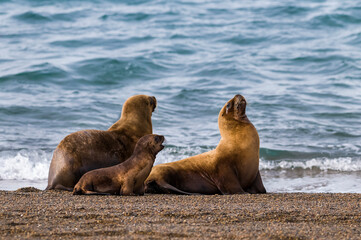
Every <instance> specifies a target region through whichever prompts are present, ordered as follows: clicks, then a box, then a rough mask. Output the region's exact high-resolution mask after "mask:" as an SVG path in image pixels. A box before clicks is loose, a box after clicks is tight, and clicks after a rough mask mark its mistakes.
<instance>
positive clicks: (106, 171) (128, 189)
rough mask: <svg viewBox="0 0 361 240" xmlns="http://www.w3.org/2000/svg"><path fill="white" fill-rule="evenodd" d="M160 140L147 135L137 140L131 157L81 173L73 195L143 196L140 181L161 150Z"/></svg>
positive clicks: (143, 178) (160, 138) (142, 184)
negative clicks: (121, 161)
mask: <svg viewBox="0 0 361 240" xmlns="http://www.w3.org/2000/svg"><path fill="white" fill-rule="evenodd" d="M163 141H164V137H163V136H160V135H155V134H150V135H147V136H144V137H142V138H141V139H139V141H138V143H137V145H136V146H135V149H134V153H133V155H132V156H131V157H130V158H129V159H127V160H126V161H125V162H123V163H120V164H118V165H115V166H112V167H107V168H101V169H96V170H93V171H90V172H87V173H85V174H84V175H83V176H82V177H81V178H80V180H79V182H78V183H77V184H76V185H75V187H74V191H73V194H113V195H143V194H144V180H145V179H146V178H147V177H148V175H149V173H150V170H151V169H152V166H153V164H154V160H155V156H156V155H157V153H158V152H159V151H161V150H162V149H163V148H164V146H163V145H162V143H163Z"/></svg>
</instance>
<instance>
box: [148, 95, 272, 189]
mask: <svg viewBox="0 0 361 240" xmlns="http://www.w3.org/2000/svg"><path fill="white" fill-rule="evenodd" d="M246 104H247V103H246V99H245V98H244V97H243V96H241V95H235V96H234V97H233V98H232V99H231V100H229V101H228V102H227V103H226V104H225V105H224V107H223V108H222V110H221V111H220V113H219V116H218V126H219V130H220V133H221V140H220V142H219V144H218V146H217V147H216V149H214V150H212V151H209V152H206V153H203V154H200V155H196V156H193V157H189V158H186V159H183V160H179V161H175V162H171V163H165V164H159V165H156V166H154V167H153V169H152V171H151V173H150V175H149V177H148V178H147V180H146V181H145V184H146V186H145V188H146V189H145V191H146V192H148V193H177V194H195V193H199V194H236V193H246V192H248V193H266V189H265V188H264V186H263V183H262V179H261V175H260V173H259V170H258V165H259V137H258V133H257V130H256V128H255V127H254V126H253V124H252V123H251V122H250V121H249V120H248V118H247V116H246Z"/></svg>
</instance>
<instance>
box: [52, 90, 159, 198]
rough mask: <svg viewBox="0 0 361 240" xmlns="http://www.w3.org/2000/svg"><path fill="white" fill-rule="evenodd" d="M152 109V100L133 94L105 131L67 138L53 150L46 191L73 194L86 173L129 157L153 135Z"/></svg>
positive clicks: (81, 132)
mask: <svg viewBox="0 0 361 240" xmlns="http://www.w3.org/2000/svg"><path fill="white" fill-rule="evenodd" d="M155 107H156V99H155V97H150V96H146V95H136V96H133V97H130V98H129V99H128V100H127V101H126V102H125V103H124V106H123V109H122V114H121V118H120V119H119V120H118V121H117V122H116V123H114V124H113V125H112V126H111V127H110V128H109V129H108V130H106V131H102V130H82V131H78V132H75V133H72V134H70V135H68V136H66V137H65V138H64V139H63V140H62V141H61V142H60V143H59V145H58V146H57V148H56V149H55V151H54V154H53V159H52V161H51V164H50V168H49V176H48V186H47V188H46V189H47V190H48V189H60V190H68V191H72V190H73V187H74V185H75V184H76V183H77V182H78V180H79V179H80V177H81V176H82V175H83V174H85V173H86V172H88V171H91V170H93V169H98V168H104V167H109V166H114V165H116V164H119V163H121V162H123V161H125V160H126V159H127V158H129V157H130V156H131V155H132V153H133V150H134V147H135V145H136V143H137V141H138V140H139V139H140V138H141V137H143V136H145V135H147V134H151V133H152V120H151V116H152V112H153V111H154V108H155Z"/></svg>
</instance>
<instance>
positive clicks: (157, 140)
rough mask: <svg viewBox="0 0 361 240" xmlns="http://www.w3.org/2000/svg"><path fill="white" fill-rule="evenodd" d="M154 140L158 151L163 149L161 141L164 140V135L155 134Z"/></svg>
mask: <svg viewBox="0 0 361 240" xmlns="http://www.w3.org/2000/svg"><path fill="white" fill-rule="evenodd" d="M154 140H155V142H156V144H158V145H159V147H160V151H161V150H163V148H164V145H163V142H164V140H165V137H164V136H162V135H155V137H154Z"/></svg>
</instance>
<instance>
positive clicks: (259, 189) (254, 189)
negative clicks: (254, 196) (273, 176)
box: [246, 170, 266, 193]
mask: <svg viewBox="0 0 361 240" xmlns="http://www.w3.org/2000/svg"><path fill="white" fill-rule="evenodd" d="M246 191H247V192H249V193H266V189H265V187H264V186H263V182H262V178H261V174H260V173H259V170H258V172H257V176H256V178H255V179H254V181H253V183H252V184H251V185H250V186H249V187H248V188H247V189H246Z"/></svg>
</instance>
